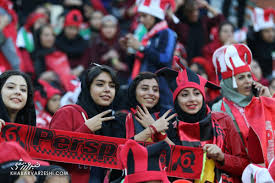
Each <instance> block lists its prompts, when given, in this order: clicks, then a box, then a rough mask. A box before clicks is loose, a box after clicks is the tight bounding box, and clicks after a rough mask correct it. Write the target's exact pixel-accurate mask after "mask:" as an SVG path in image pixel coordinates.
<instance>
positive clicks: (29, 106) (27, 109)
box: [0, 70, 36, 126]
mask: <svg viewBox="0 0 275 183" xmlns="http://www.w3.org/2000/svg"><path fill="white" fill-rule="evenodd" d="M11 76H22V77H23V78H24V79H25V80H26V83H27V88H28V94H27V102H26V105H25V106H24V107H23V109H21V110H20V111H19V112H18V113H17V115H16V119H15V123H19V124H24V125H31V126H36V115H35V108H34V102H33V87H32V82H31V79H30V77H29V76H28V75H26V74H25V73H23V72H20V71H15V70H10V71H6V72H4V73H2V74H1V75H0V91H2V88H3V86H4V84H5V83H6V81H7V79H8V78H9V77H11ZM0 109H1V110H0V119H3V120H4V121H7V122H10V117H9V115H8V111H7V108H6V106H5V104H4V103H3V99H2V95H1V96H0Z"/></svg>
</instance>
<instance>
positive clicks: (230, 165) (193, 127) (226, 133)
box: [157, 59, 249, 182]
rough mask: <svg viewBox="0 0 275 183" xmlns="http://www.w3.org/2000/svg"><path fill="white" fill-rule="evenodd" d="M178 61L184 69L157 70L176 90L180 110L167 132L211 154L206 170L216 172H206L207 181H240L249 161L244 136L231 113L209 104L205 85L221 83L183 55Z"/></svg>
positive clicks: (174, 94) (177, 139)
mask: <svg viewBox="0 0 275 183" xmlns="http://www.w3.org/2000/svg"><path fill="white" fill-rule="evenodd" d="M177 61H178V64H179V65H180V66H181V68H182V69H183V70H182V71H179V72H176V71H174V70H171V69H168V68H164V69H161V70H160V71H158V72H157V74H158V75H159V76H163V77H165V79H166V80H167V82H168V84H169V87H170V89H171V91H173V101H174V107H175V112H176V113H177V114H178V116H177V120H176V123H174V124H173V125H172V124H171V126H170V128H169V130H168V132H167V134H168V137H169V138H170V139H171V140H172V141H173V142H174V143H175V144H176V145H184V146H191V147H201V148H203V149H204V151H205V152H206V154H207V157H208V158H209V159H208V160H207V161H206V166H205V171H210V172H212V173H205V174H207V177H204V181H210V182H219V181H221V180H222V182H223V181H225V180H226V181H229V182H240V176H241V173H242V171H243V170H244V168H245V167H246V165H247V164H248V163H249V161H248V159H247V155H246V152H245V149H244V147H243V146H242V143H241V139H240V138H239V136H238V135H237V131H236V129H235V127H234V126H233V123H232V119H231V118H230V116H228V115H226V114H224V113H220V112H211V110H210V109H209V107H208V106H207V105H206V104H205V90H204V87H210V88H213V89H219V87H218V86H217V85H215V84H213V83H211V82H209V81H207V80H206V79H204V78H202V77H201V76H199V75H197V74H195V73H194V72H193V71H191V70H190V69H189V68H185V67H184V66H183V64H181V62H180V61H179V59H178V60H177ZM214 167H215V170H214ZM210 175H212V176H210ZM204 181H203V182H204Z"/></svg>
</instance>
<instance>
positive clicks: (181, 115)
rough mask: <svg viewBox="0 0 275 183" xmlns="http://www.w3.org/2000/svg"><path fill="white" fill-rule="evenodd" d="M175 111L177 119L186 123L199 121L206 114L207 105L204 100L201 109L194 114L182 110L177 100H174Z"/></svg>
mask: <svg viewBox="0 0 275 183" xmlns="http://www.w3.org/2000/svg"><path fill="white" fill-rule="evenodd" d="M175 111H176V113H177V114H178V119H179V120H180V121H184V122H187V123H196V122H199V121H201V120H203V119H204V118H205V117H206V116H207V107H206V104H205V102H204V100H203V104H202V107H201V109H200V110H199V111H198V112H197V113H196V114H188V113H186V112H184V111H183V110H182V109H181V108H180V106H179V104H178V101H177V100H176V101H175Z"/></svg>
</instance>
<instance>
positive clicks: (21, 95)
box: [0, 70, 36, 129]
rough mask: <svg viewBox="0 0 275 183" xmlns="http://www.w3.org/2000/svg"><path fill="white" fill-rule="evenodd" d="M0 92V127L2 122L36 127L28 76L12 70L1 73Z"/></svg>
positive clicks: (31, 89) (30, 84)
mask: <svg viewBox="0 0 275 183" xmlns="http://www.w3.org/2000/svg"><path fill="white" fill-rule="evenodd" d="M0 91H1V95H0V109H1V110H0V121H1V123H0V124H1V125H0V127H1V126H2V125H3V124H4V121H5V122H13V123H20V124H24V125H31V126H35V125H36V116H35V108H34V103H33V88H32V83H31V79H30V78H29V76H28V75H26V74H25V73H23V72H20V71H13V70H11V71H6V72H4V73H2V74H1V75H0ZM0 129H1V128H0Z"/></svg>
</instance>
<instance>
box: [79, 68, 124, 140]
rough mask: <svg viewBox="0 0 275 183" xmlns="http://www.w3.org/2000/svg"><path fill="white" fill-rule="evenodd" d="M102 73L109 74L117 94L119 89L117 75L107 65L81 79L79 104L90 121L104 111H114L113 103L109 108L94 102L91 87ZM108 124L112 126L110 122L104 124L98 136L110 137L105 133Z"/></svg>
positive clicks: (97, 132) (91, 71) (87, 72)
mask: <svg viewBox="0 0 275 183" xmlns="http://www.w3.org/2000/svg"><path fill="white" fill-rule="evenodd" d="M102 72H107V73H109V74H110V76H111V78H112V80H113V82H114V83H115V90H116V94H117V92H118V89H119V84H118V81H117V79H116V74H115V72H114V71H113V69H112V68H110V67H108V66H105V65H97V66H94V67H92V68H91V69H89V70H88V71H86V73H85V74H84V76H83V78H82V79H81V92H80V94H79V96H78V100H77V104H78V105H80V106H81V107H82V108H83V109H84V110H85V111H86V112H87V115H88V118H89V119H90V118H92V117H94V116H95V115H97V114H99V113H101V112H103V111H106V110H108V109H113V103H111V104H110V105H109V106H100V105H97V104H96V103H95V102H94V100H93V98H92V96H91V94H90V86H91V84H92V82H93V80H94V79H95V78H96V77H97V76H98V75H99V74H100V73H102ZM111 121H112V120H110V121H109V122H111ZM108 124H110V123H108V122H107V123H102V129H101V130H97V131H96V134H98V135H106V136H109V135H108V134H109V132H104V125H108ZM110 136H111V135H110Z"/></svg>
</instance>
